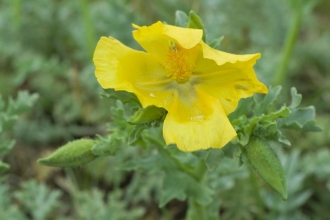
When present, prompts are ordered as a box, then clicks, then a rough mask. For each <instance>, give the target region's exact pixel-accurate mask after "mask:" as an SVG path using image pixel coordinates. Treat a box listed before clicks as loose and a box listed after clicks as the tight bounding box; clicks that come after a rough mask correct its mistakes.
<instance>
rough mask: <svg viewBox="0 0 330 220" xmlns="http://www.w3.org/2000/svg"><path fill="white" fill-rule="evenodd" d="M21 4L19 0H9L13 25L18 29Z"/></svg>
mask: <svg viewBox="0 0 330 220" xmlns="http://www.w3.org/2000/svg"><path fill="white" fill-rule="evenodd" d="M21 5H22V2H21V0H12V1H11V8H12V17H13V25H14V27H15V28H16V29H19V27H20V26H21Z"/></svg>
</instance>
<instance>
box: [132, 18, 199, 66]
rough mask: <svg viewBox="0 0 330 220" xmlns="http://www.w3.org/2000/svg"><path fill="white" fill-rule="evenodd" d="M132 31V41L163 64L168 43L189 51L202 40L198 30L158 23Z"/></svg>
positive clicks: (135, 26)
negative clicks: (176, 44) (174, 42)
mask: <svg viewBox="0 0 330 220" xmlns="http://www.w3.org/2000/svg"><path fill="white" fill-rule="evenodd" d="M133 27H134V28H137V30H135V31H133V36H134V39H135V40H136V41H137V42H138V43H139V44H140V45H141V46H142V47H143V48H144V49H145V50H146V51H147V52H148V53H149V54H151V55H152V56H153V57H154V58H155V59H157V60H159V61H160V62H163V61H164V60H166V58H167V53H168V48H169V41H170V40H175V41H176V43H178V44H179V45H180V46H181V47H182V48H184V49H191V48H193V47H194V46H196V45H197V44H198V43H199V42H200V41H201V39H202V36H203V31H202V30H200V29H190V28H181V27H176V26H172V25H166V24H163V23H162V22H160V21H158V22H156V23H154V24H153V25H151V26H142V27H139V26H137V25H134V24H133Z"/></svg>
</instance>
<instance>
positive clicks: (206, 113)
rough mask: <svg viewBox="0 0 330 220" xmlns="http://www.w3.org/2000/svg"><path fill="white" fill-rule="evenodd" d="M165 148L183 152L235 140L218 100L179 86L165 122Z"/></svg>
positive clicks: (186, 86) (184, 86)
mask: <svg viewBox="0 0 330 220" xmlns="http://www.w3.org/2000/svg"><path fill="white" fill-rule="evenodd" d="M163 135H164V139H165V141H166V144H176V145H177V146H178V148H179V149H180V150H182V151H196V150H201V149H208V148H221V147H223V146H225V145H226V144H227V143H228V142H229V141H231V140H232V139H233V138H235V137H236V132H235V130H234V128H233V127H232V125H231V124H230V122H229V120H228V118H227V116H226V114H225V111H224V109H223V108H222V105H221V103H220V101H219V100H217V99H216V98H213V97H211V96H209V95H207V94H206V93H205V92H203V91H202V90H198V89H197V90H196V89H194V88H193V86H192V85H191V84H189V83H185V84H182V85H180V87H179V88H178V90H177V93H176V94H175V98H174V101H173V104H172V106H171V108H170V109H169V110H168V114H167V116H166V118H165V121H164V126H163Z"/></svg>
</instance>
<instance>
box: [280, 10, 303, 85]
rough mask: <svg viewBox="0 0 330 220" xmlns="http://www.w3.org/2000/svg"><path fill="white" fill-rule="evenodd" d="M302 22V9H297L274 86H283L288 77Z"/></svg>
mask: <svg viewBox="0 0 330 220" xmlns="http://www.w3.org/2000/svg"><path fill="white" fill-rule="evenodd" d="M301 20H302V9H301V7H300V8H297V9H296V11H295V15H294V21H293V23H292V26H291V28H290V31H289V33H288V34H287V37H286V40H285V45H284V49H283V56H282V60H281V62H280V64H279V67H278V70H277V73H276V75H275V78H274V85H280V84H282V83H283V81H284V79H285V77H286V73H287V69H288V64H289V60H290V57H291V54H292V51H293V48H294V45H295V42H296V40H297V36H298V32H299V29H300V24H301Z"/></svg>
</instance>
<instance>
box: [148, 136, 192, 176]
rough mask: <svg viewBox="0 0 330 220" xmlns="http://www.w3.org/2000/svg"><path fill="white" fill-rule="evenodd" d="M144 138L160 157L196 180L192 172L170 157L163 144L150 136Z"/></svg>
mask: <svg viewBox="0 0 330 220" xmlns="http://www.w3.org/2000/svg"><path fill="white" fill-rule="evenodd" d="M146 138H148V139H149V140H150V141H151V142H152V143H154V144H155V145H156V147H157V149H158V151H159V153H160V154H161V155H163V156H164V157H167V158H168V159H169V160H170V161H172V162H173V163H174V164H175V165H176V166H177V167H178V168H179V169H180V170H182V171H183V172H186V173H188V174H190V175H191V176H193V177H194V178H196V176H195V175H194V173H193V170H192V169H191V168H190V167H188V166H186V165H185V164H182V163H180V161H178V160H177V159H176V158H174V157H172V155H171V154H170V153H169V152H168V151H167V150H166V149H165V148H164V143H163V142H162V141H160V140H159V139H157V138H155V137H152V136H151V135H146Z"/></svg>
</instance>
